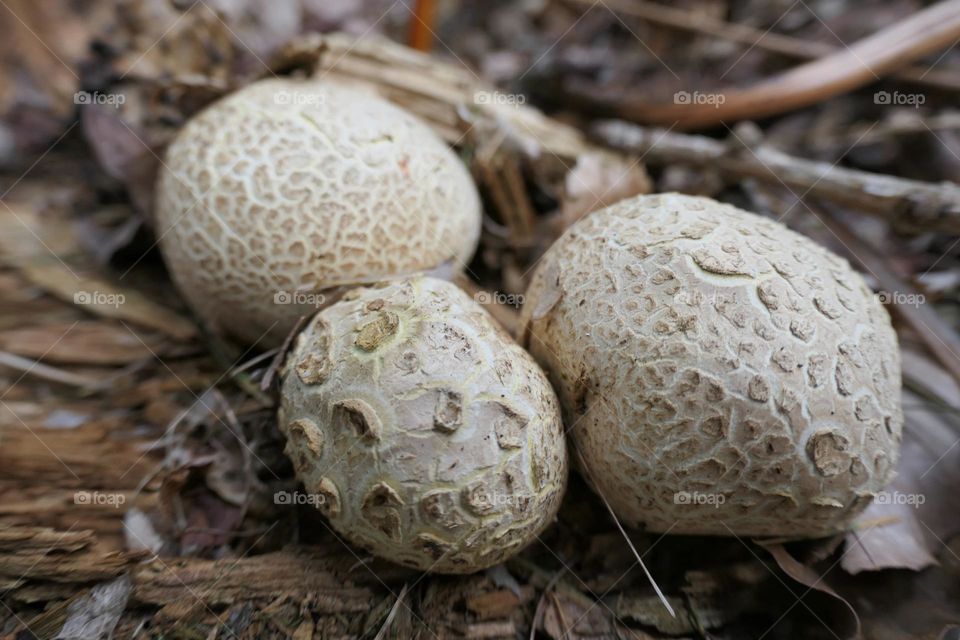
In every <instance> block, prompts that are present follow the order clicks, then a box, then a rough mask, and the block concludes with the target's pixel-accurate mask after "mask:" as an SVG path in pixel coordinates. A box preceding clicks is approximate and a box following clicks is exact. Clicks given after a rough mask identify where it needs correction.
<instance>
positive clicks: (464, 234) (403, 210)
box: [156, 79, 481, 347]
mask: <svg viewBox="0 0 960 640" xmlns="http://www.w3.org/2000/svg"><path fill="white" fill-rule="evenodd" d="M480 224H481V214H480V200H479V197H478V195H477V191H476V187H475V186H474V185H473V182H472V181H471V179H470V176H469V174H468V172H467V171H466V169H465V167H464V166H463V164H462V163H461V161H460V160H459V159H458V158H457V157H456V155H455V154H454V153H453V152H452V151H451V150H450V148H449V147H447V145H446V144H444V142H443V141H442V140H440V138H438V137H437V135H436V134H434V133H433V131H432V130H431V129H429V128H428V127H427V126H426V125H425V124H423V123H422V122H420V121H419V120H417V119H416V118H414V117H413V116H412V115H410V114H408V113H406V112H404V111H402V110H401V109H398V108H397V107H395V106H393V105H391V104H390V103H388V102H387V101H385V100H383V99H381V98H379V97H377V96H375V95H373V94H370V93H366V92H363V91H359V90H354V89H350V88H346V87H343V86H340V85H337V84H333V83H330V82H327V81H323V82H321V81H298V80H292V79H269V80H262V81H260V82H256V83H253V84H251V85H248V86H246V87H244V88H242V89H240V90H239V91H236V92H234V93H232V94H230V95H229V96H227V97H225V98H223V99H221V100H219V101H218V102H216V103H214V104H213V105H212V106H210V107H208V108H207V109H205V110H204V111H202V112H201V113H200V114H198V115H197V116H195V117H194V118H192V119H191V120H190V121H189V122H188V123H187V124H186V126H184V127H183V129H182V130H181V131H180V132H179V134H178V135H177V137H176V139H175V140H174V142H173V144H172V145H171V146H170V148H169V150H168V151H167V156H166V161H165V162H164V165H163V168H162V170H161V172H160V178H159V182H158V185H157V192H156V231H157V235H158V236H159V238H160V246H161V249H162V251H163V254H164V257H165V258H166V262H167V265H168V267H169V269H170V271H171V273H172V275H173V279H174V280H175V282H176V283H177V285H178V287H179V289H180V291H181V292H182V293H183V295H184V296H185V297H186V299H187V301H188V302H189V303H190V304H191V306H192V307H193V308H194V309H195V310H196V311H197V312H198V314H199V315H200V316H201V317H202V318H204V319H205V320H206V321H207V322H208V323H210V324H211V326H212V327H213V328H214V329H215V330H217V331H221V332H223V333H226V334H228V335H231V336H232V337H234V338H236V339H239V340H241V341H243V342H245V343H247V344H253V343H257V344H258V346H265V347H269V346H275V345H278V344H280V343H281V342H282V340H283V339H284V338H285V337H286V335H287V334H288V333H289V331H290V330H291V329H292V328H293V325H294V324H295V323H296V320H297V318H299V317H300V316H302V315H308V314H309V313H312V312H314V311H315V310H316V309H317V308H318V307H320V306H322V305H323V304H324V303H325V302H329V301H330V300H327V299H325V297H324V295H323V294H322V293H320V292H322V291H324V290H326V289H330V288H337V287H344V286H351V285H356V284H358V283H368V282H373V281H377V280H382V279H387V278H389V277H391V276H397V275H407V274H412V273H418V272H428V271H434V270H437V269H440V270H441V271H442V270H443V268H447V267H452V268H453V269H460V268H462V265H464V264H465V263H466V262H468V261H469V260H470V258H471V256H472V255H473V252H474V251H475V249H476V246H477V241H478V239H479V234H480ZM327 297H328V298H329V297H331V296H327Z"/></svg>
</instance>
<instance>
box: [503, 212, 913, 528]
mask: <svg viewBox="0 0 960 640" xmlns="http://www.w3.org/2000/svg"><path fill="white" fill-rule="evenodd" d="M668 274H669V275H668ZM612 282H613V283H616V286H611V283H612ZM684 318H691V319H692V321H691V322H690V323H689V324H686V321H685V320H684ZM521 324H522V326H521V335H524V336H527V338H526V339H525V343H526V345H527V346H528V347H529V349H530V351H531V353H532V354H533V355H534V357H535V358H536V359H537V360H538V361H539V362H540V364H541V365H542V366H543V367H544V369H545V370H546V371H547V373H548V375H549V376H550V378H551V381H552V382H553V383H554V385H555V388H556V390H557V393H558V396H559V397H560V400H561V405H562V406H563V408H564V414H565V417H566V419H567V424H568V426H571V427H572V428H573V430H572V437H573V438H574V441H575V442H576V444H577V447H578V449H579V450H580V452H581V453H582V454H583V456H584V459H585V463H586V466H587V468H588V470H589V476H590V479H591V480H592V482H593V483H595V485H596V488H597V489H599V490H600V491H601V492H602V493H603V494H604V496H605V497H606V498H607V499H608V500H609V501H610V503H611V505H612V506H613V508H614V509H615V510H616V512H617V513H618V515H619V516H620V517H621V518H622V519H623V520H624V521H626V522H629V523H630V524H633V525H636V526H643V527H646V528H647V529H649V530H652V531H659V532H664V531H668V530H669V531H670V532H671V533H689V534H715V535H729V534H730V533H731V531H732V532H734V533H736V534H737V535H755V536H767V535H773V536H779V535H786V536H820V535H827V534H831V533H834V532H836V531H840V530H842V529H843V528H844V527H846V526H847V524H848V523H849V522H850V521H851V519H852V518H854V517H855V516H856V515H857V514H858V513H859V512H860V511H861V510H862V509H863V508H864V507H865V506H866V504H867V503H868V502H869V496H870V495H871V494H875V493H877V492H878V491H880V490H881V489H882V488H883V486H884V485H886V484H887V483H888V482H889V481H890V480H891V479H892V476H893V469H894V467H895V464H896V460H897V457H898V453H899V444H900V435H901V429H902V425H903V416H902V412H901V408H900V362H899V352H898V348H897V338H896V334H895V333H894V331H893V328H892V327H891V325H890V320H889V317H888V316H887V313H886V311H885V310H884V309H883V307H882V306H881V305H880V304H879V303H878V301H877V300H876V298H875V296H874V295H873V294H872V292H871V291H870V290H869V289H868V288H867V286H866V284H865V283H864V282H863V280H862V278H861V277H860V276H859V275H858V274H856V273H855V272H854V271H853V270H852V269H850V267H849V266H848V265H847V263H846V262H845V261H843V260H842V259H840V258H838V257H837V256H834V255H833V254H831V253H829V252H828V251H827V250H825V249H824V248H822V247H820V246H818V245H817V244H815V243H814V242H812V241H810V240H809V239H807V238H805V237H803V236H801V235H799V234H796V233H794V232H792V231H790V230H788V229H786V228H785V227H783V226H782V225H780V224H777V223H775V222H772V221H770V220H767V219H765V218H762V217H760V216H756V215H753V214H750V213H747V212H745V211H741V210H739V209H736V208H734V207H731V206H729V205H724V204H720V203H718V202H714V201H712V200H709V199H706V198H697V197H690V196H682V195H676V194H662V195H657V196H641V197H638V198H634V199H631V200H626V201H623V202H620V203H618V204H616V205H614V206H612V207H609V208H607V209H605V210H603V211H598V212H595V213H593V214H591V215H590V216H589V217H587V218H584V219H583V220H581V221H580V222H578V223H577V224H575V225H574V226H573V227H571V228H570V229H569V230H568V232H567V234H566V235H564V236H563V237H562V238H560V239H559V240H558V241H557V242H556V243H555V244H554V246H553V247H551V249H550V250H549V251H548V252H547V254H546V255H545V256H544V258H543V259H542V260H541V261H540V263H539V264H538V266H537V270H536V272H535V274H534V276H533V280H532V283H531V285H530V288H529V290H528V291H527V295H526V305H525V306H524V310H523V318H522V323H521ZM694 373H696V375H693V374H694ZM583 381H589V388H588V387H587V386H586V385H585V383H584V382H583ZM593 397H595V398H598V399H602V401H599V400H598V401H596V402H593V401H590V398H593ZM578 419H579V422H576V423H575V421H577V420H578ZM682 492H687V493H689V494H692V493H693V492H700V493H701V494H714V495H717V496H720V495H722V496H723V497H724V501H723V503H722V504H719V505H717V504H715V503H704V504H696V503H685V504H681V503H679V502H678V495H681V493H682ZM864 496H866V497H867V499H864Z"/></svg>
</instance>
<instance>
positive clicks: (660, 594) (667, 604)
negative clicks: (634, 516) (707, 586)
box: [572, 445, 677, 618]
mask: <svg viewBox="0 0 960 640" xmlns="http://www.w3.org/2000/svg"><path fill="white" fill-rule="evenodd" d="M572 446H573V450H574V451H576V452H577V458H578V459H579V460H580V469H581V470H582V471H583V473H584V474H586V475H587V476H589V475H590V472H589V471H588V470H587V464H586V461H584V459H583V455H582V454H581V453H580V450H579V449H577V447H576V445H572ZM591 484H593V489H594V491H596V492H597V495H598V496H600V499H601V500H603V505H604V506H605V507H606V508H607V511H609V512H610V517H611V518H613V521H614V523H616V525H617V529H618V530H619V531H620V535H622V536H623V539H624V540H626V541H627V545H629V546H630V551H632V552H633V555H634V557H635V558H636V559H637V562H638V563H640V568H641V569H643V573H644V574H646V576H647V580H649V581H650V585H651V586H652V587H653V590H654V591H656V592H657V597H658V598H660V602H662V603H663V606H664V607H666V609H667V611H669V612H670V615H671V616H673V617H674V618H676V617H677V613H676V611H674V610H673V607H672V606H670V602H669V601H668V600H667V597H666V596H665V595H663V591H661V590H660V587H659V586H658V585H657V582H656V580H654V579H653V576H652V575H651V574H650V570H649V569H647V565H645V564H644V563H643V558H642V557H641V556H640V554H639V553H638V552H637V548H636V547H635V546H633V541H632V540H630V536H628V535H627V532H626V530H625V529H624V528H623V525H622V524H620V519H619V518H617V514H616V513H614V511H613V507H611V506H610V503H609V502H607V498H606V496H604V495H603V493H602V492H601V491H600V489H599V487H597V486H596V484H595V483H591Z"/></svg>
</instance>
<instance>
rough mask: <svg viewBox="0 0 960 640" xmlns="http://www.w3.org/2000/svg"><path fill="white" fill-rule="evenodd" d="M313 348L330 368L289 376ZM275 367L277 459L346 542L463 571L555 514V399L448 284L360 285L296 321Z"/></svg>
mask: <svg viewBox="0 0 960 640" xmlns="http://www.w3.org/2000/svg"><path fill="white" fill-rule="evenodd" d="M371 327H372V328H371ZM321 336H328V337H329V340H327V341H324V340H323V339H321ZM358 341H359V343H358ZM317 350H319V351H321V352H322V353H323V354H325V355H324V357H325V358H329V363H330V366H329V367H327V368H325V369H324V371H326V375H325V376H324V379H323V382H322V383H315V382H314V378H313V377H312V376H311V375H307V376H306V377H305V376H304V375H302V374H301V371H302V369H304V368H305V369H306V370H307V371H308V372H312V371H314V370H315V368H314V366H313V365H312V364H311V365H310V366H306V367H303V366H301V363H304V362H307V363H313V362H314V359H313V358H311V355H312V354H315V353H316V352H317ZM287 362H289V363H290V364H289V365H287V366H286V367H285V369H284V370H283V371H282V373H281V378H282V382H281V386H282V389H281V392H282V393H281V408H280V412H279V414H278V418H279V421H280V427H281V429H282V430H283V431H284V433H285V435H286V436H287V438H288V443H287V449H286V452H287V455H288V456H290V458H291V459H293V460H294V462H295V467H296V471H297V476H298V477H299V478H300V479H301V480H302V481H303V482H304V484H305V486H306V489H307V491H309V492H312V493H317V494H319V495H320V496H321V499H320V500H319V501H318V502H319V503H320V508H321V510H322V511H323V512H324V513H325V514H327V515H328V516H329V517H330V523H331V525H332V526H333V527H334V528H335V529H336V530H337V531H338V532H339V533H340V534H341V535H343V536H344V537H345V538H346V539H347V540H351V541H354V542H355V543H357V544H362V545H363V546H364V548H366V549H368V550H369V551H371V552H372V553H375V554H377V555H379V556H382V557H384V558H387V559H390V560H393V561H395V562H399V563H401V564H404V565H407V566H411V567H415V568H417V569H422V570H432V571H438V572H444V573H469V572H472V571H477V570H479V569H483V568H485V567H488V566H490V565H493V564H497V563H498V562H502V561H503V560H504V559H506V558H507V557H509V556H510V555H512V554H513V553H515V552H516V551H517V550H518V549H520V548H522V547H523V546H525V545H526V544H528V543H529V542H531V541H532V540H534V539H535V536H536V535H538V534H539V533H540V532H541V531H542V530H543V529H544V528H545V527H546V526H547V525H548V524H549V523H550V522H551V521H552V520H553V518H554V516H555V514H556V511H557V509H558V507H559V505H560V500H561V498H562V495H563V491H564V488H565V486H566V477H567V453H566V445H565V440H564V432H563V425H562V423H561V420H560V408H559V403H558V402H557V399H556V396H555V394H554V392H553V389H552V388H551V387H550V384H549V382H548V381H547V378H546V376H545V375H544V373H543V371H542V370H541V369H540V368H539V366H538V365H537V364H536V362H534V360H533V358H532V357H530V355H529V354H528V353H526V352H525V351H524V350H523V349H521V348H520V346H519V345H517V344H516V343H514V342H513V341H512V340H511V339H510V338H509V336H508V335H507V334H506V333H505V332H504V331H503V330H502V329H500V327H499V326H497V325H496V323H495V321H494V320H493V319H492V318H491V317H490V316H489V315H488V314H487V313H486V312H485V311H483V309H482V308H480V307H479V306H478V305H477V304H476V303H475V302H474V301H473V300H471V299H470V298H469V297H468V296H467V295H466V294H464V293H463V292H462V291H460V290H459V289H458V288H457V287H456V286H454V285H452V284H450V283H448V282H444V281H442V280H437V279H434V278H427V277H418V278H413V279H409V280H399V281H391V282H389V283H387V284H383V285H377V286H373V287H365V288H358V289H356V290H354V291H352V292H351V293H350V294H349V295H347V296H345V297H344V298H343V299H342V300H341V301H339V302H337V303H336V304H333V305H331V306H329V307H328V308H326V309H324V310H323V311H322V312H320V313H319V314H318V315H317V316H316V317H315V318H314V319H313V320H312V321H311V322H310V323H309V324H308V325H307V326H306V328H305V329H304V330H303V332H302V333H301V335H300V336H298V338H297V339H296V340H295V341H294V348H293V351H292V353H290V354H289V355H288V357H287ZM314 427H315V428H316V432H315V431H314Z"/></svg>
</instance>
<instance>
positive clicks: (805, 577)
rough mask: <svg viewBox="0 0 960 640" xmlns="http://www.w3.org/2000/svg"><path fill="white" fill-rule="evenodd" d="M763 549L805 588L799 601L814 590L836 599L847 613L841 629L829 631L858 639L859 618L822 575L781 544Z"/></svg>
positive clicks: (854, 610)
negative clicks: (798, 559)
mask: <svg viewBox="0 0 960 640" xmlns="http://www.w3.org/2000/svg"><path fill="white" fill-rule="evenodd" d="M764 548H765V549H766V550H767V551H769V552H770V555H772V556H773V559H774V560H776V561H777V565H778V566H779V567H780V568H781V569H782V570H783V572H784V573H786V574H787V575H788V576H790V577H791V578H793V579H794V580H796V581H797V582H799V583H800V584H802V585H804V586H805V587H807V591H806V592H805V593H803V594H801V595H800V596H799V598H800V600H801V601H802V600H803V598H804V596H805V595H806V593H809V592H810V590H815V591H818V592H820V593H825V594H827V595H828V596H830V597H832V598H834V599H836V600H837V602H838V603H839V604H840V605H841V609H843V610H845V611H847V612H848V615H847V616H846V620H844V622H843V628H842V629H831V631H833V632H834V633H835V634H837V635H839V637H841V638H859V637H860V617H859V616H858V615H857V611H856V609H854V608H853V605H851V604H850V603H849V602H847V601H846V600H845V599H844V598H843V597H842V596H840V595H839V594H838V593H837V592H836V591H834V590H833V589H832V588H831V587H830V585H828V584H827V583H826V581H825V580H824V577H823V576H822V575H818V574H817V572H816V571H814V570H813V569H811V568H810V567H808V566H806V565H805V564H801V563H800V562H798V561H797V560H796V559H795V558H794V557H793V556H792V555H790V553H789V552H788V551H787V549H786V547H784V546H783V545H782V544H771V545H765V546H764Z"/></svg>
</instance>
